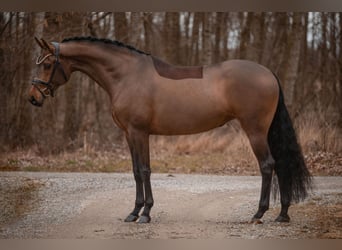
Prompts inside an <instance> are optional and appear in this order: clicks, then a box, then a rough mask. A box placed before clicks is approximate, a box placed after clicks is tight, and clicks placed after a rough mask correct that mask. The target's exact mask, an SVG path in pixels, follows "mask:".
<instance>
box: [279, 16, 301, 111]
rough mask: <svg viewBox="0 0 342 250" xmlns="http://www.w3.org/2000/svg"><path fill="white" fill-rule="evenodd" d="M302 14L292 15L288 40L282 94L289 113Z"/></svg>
mask: <svg viewBox="0 0 342 250" xmlns="http://www.w3.org/2000/svg"><path fill="white" fill-rule="evenodd" d="M302 15H303V14H302V13H297V12H296V13H294V14H293V24H292V30H291V33H290V36H289V39H288V47H287V52H288V57H287V58H286V63H285V72H286V73H285V78H284V85H285V86H284V93H285V101H286V104H287V106H288V109H289V111H290V112H291V111H292V109H293V96H294V90H295V84H296V79H297V76H298V66H299V59H300V50H301V43H302V36H303V34H304V33H303V27H302Z"/></svg>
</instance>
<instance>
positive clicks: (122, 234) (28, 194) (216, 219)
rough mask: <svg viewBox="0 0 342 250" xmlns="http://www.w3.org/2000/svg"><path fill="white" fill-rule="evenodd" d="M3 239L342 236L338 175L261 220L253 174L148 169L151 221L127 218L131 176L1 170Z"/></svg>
mask: <svg viewBox="0 0 342 250" xmlns="http://www.w3.org/2000/svg"><path fill="white" fill-rule="evenodd" d="M0 179H1V182H0V192H1V194H0V197H1V198H0V211H2V212H1V214H0V238H49V239H51V238H52V239H61V238H73V239H77V238H87V239H149V238H154V239H155V238H158V239H160V238H161V239H178V238H186V239H223V238H229V239H231V238H244V239H245V238H249V239H254V238H263V239H264V238H290V239H297V238H299V239H308V238H309V239H310V238H342V177H316V178H315V180H314V181H315V189H314V191H313V192H312V194H311V195H310V197H309V198H308V199H307V200H306V201H305V202H303V203H300V204H295V205H293V206H292V207H291V208H290V216H291V222H290V223H285V224H281V223H276V222H274V219H275V218H276V216H277V214H278V213H279V209H280V207H279V201H277V202H275V203H272V204H271V208H270V210H269V211H268V212H267V213H266V214H265V216H264V218H263V224H257V225H256V224H249V223H248V222H249V219H250V218H251V216H252V215H253V213H254V212H255V209H256V208H257V202H258V197H259V189H260V177H258V176H218V175H193V174H191V175H182V174H175V175H168V174H153V175H152V185H153V187H154V189H153V191H154V200H155V205H154V207H153V209H152V213H151V216H152V221H151V223H150V224H144V225H141V224H137V223H125V222H124V221H123V220H124V218H125V217H126V216H127V215H128V213H129V212H130V211H131V209H132V208H133V203H134V199H135V197H134V196H135V187H134V180H133V176H132V175H131V174H105V173H97V174H95V173H43V172H40V173H33V172H1V173H0Z"/></svg>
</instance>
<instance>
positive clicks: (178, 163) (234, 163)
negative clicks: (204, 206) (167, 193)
mask: <svg viewBox="0 0 342 250" xmlns="http://www.w3.org/2000/svg"><path fill="white" fill-rule="evenodd" d="M295 127H296V131H297V134H298V138H299V140H300V143H301V145H302V148H303V152H304V155H305V157H306V161H307V165H308V167H309V169H310V171H311V172H312V173H313V174H315V175H342V133H341V128H339V127H336V126H335V127H334V126H332V125H330V124H326V123H324V122H319V121H318V120H317V118H316V116H315V115H306V116H305V117H301V118H299V119H297V120H296V123H295ZM150 145H151V146H150V148H151V150H150V151H151V168H152V171H153V172H160V173H205V174H227V175H258V174H259V170H258V166H257V162H256V159H255V157H254V155H253V153H252V150H251V148H250V145H249V142H248V139H247V137H246V135H245V133H244V132H243V131H242V130H241V129H240V126H239V124H238V123H237V122H235V121H233V122H231V123H229V124H228V126H223V127H220V128H218V129H215V130H212V131H209V132H206V133H202V134H197V135H188V136H171V137H166V136H151V140H150ZM131 169H132V168H131V159H130V154H129V152H128V147H127V145H126V143H124V142H123V143H120V145H119V146H116V147H115V148H114V149H109V150H96V149H95V148H93V147H92V145H91V144H89V143H88V144H87V147H85V148H80V149H79V150H78V151H75V152H63V153H61V154H58V155H44V156H41V155H40V154H39V152H37V151H34V150H33V149H31V150H26V151H13V152H6V153H2V154H1V155H0V170H2V171H18V170H21V171H54V172H55V171H57V172H130V171H131Z"/></svg>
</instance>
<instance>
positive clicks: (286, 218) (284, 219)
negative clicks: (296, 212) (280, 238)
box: [275, 214, 290, 222]
mask: <svg viewBox="0 0 342 250" xmlns="http://www.w3.org/2000/svg"><path fill="white" fill-rule="evenodd" d="M275 221H276V222H290V217H289V216H288V215H287V214H286V215H279V216H278V217H277V219H275Z"/></svg>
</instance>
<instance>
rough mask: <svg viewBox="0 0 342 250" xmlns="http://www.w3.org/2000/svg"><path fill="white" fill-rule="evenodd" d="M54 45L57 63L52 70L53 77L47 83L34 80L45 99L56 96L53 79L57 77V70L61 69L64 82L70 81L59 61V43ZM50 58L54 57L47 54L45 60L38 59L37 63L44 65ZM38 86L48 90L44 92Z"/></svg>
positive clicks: (34, 84)
mask: <svg viewBox="0 0 342 250" xmlns="http://www.w3.org/2000/svg"><path fill="white" fill-rule="evenodd" d="M52 45H53V46H54V47H55V54H54V56H55V63H54V65H53V69H52V73H51V75H50V79H49V81H47V82H46V81H43V80H41V79H37V78H34V79H33V80H32V85H33V86H34V87H35V88H36V89H38V91H39V92H40V93H41V94H42V95H43V97H44V98H45V97H48V96H50V95H51V96H52V97H53V96H54V87H53V85H52V79H53V77H54V75H55V73H56V70H57V68H59V69H60V70H61V71H62V74H63V77H64V80H65V81H67V80H68V78H67V76H66V74H65V72H64V69H63V67H62V65H61V63H60V61H59V43H56V42H52ZM49 56H52V54H47V55H46V56H44V57H43V58H40V57H38V59H37V61H36V64H37V65H39V64H41V63H43V62H44V61H45V59H46V58H48V57H49ZM37 84H41V85H44V86H45V87H46V88H45V89H43V90H42V89H40V88H39V87H38V86H37ZM45 90H48V91H49V92H48V94H46V92H45Z"/></svg>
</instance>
